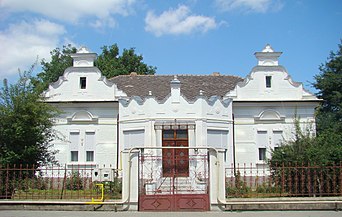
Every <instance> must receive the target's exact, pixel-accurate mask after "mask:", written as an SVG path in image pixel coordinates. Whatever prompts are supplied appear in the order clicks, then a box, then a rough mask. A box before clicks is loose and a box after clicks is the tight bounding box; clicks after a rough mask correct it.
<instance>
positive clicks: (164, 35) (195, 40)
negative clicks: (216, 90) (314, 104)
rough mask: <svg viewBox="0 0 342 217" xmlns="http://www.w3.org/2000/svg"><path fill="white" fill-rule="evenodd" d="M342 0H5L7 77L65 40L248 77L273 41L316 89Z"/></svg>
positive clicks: (0, 9) (164, 65)
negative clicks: (115, 47) (260, 53)
mask: <svg viewBox="0 0 342 217" xmlns="http://www.w3.org/2000/svg"><path fill="white" fill-rule="evenodd" d="M341 21H342V1H340V0H201V1H200V0H184V1H160V0H150V1H147V0H72V1H70V0H58V1H55V0H0V51H1V52H0V79H3V78H9V79H10V80H12V81H14V80H15V79H16V78H17V74H18V68H20V69H21V70H26V69H28V67H29V66H30V65H31V64H32V63H33V62H34V61H35V59H36V58H37V56H38V58H39V59H41V58H46V59H49V56H50V55H49V51H51V50H52V49H54V48H56V47H61V46H62V45H64V44H68V43H71V44H73V45H74V46H76V47H79V46H81V45H85V46H87V47H88V48H89V49H90V50H91V51H93V52H96V53H100V52H101V49H100V48H101V47H102V46H104V45H111V44H114V43H117V44H118V46H119V47H120V49H123V48H131V47H134V48H136V52H137V53H139V54H142V55H143V56H144V62H145V63H147V64H149V65H153V66H156V67H157V68H158V69H157V74H211V73H212V72H220V73H221V74H229V75H238V76H241V77H245V76H247V74H248V73H249V72H250V70H251V69H252V67H253V66H255V65H256V62H257V61H256V59H255V57H254V55H253V54H254V52H256V51H261V50H262V49H263V47H264V46H265V45H266V44H267V43H269V44H271V45H272V47H273V49H274V50H275V51H281V52H283V55H282V56H281V57H280V60H279V61H280V64H281V65H283V66H285V67H286V68H287V70H288V72H289V73H290V74H291V76H292V77H293V79H294V80H295V81H300V82H303V83H304V86H305V87H306V88H307V89H309V90H311V91H313V92H315V90H314V89H313V88H312V87H311V86H310V82H312V81H313V80H314V79H313V76H314V75H315V74H317V73H318V72H319V70H318V66H319V65H320V64H321V63H323V62H325V61H326V60H327V57H328V56H329V53H330V51H332V50H333V51H336V50H337V47H338V46H337V45H338V44H339V43H340V39H341V38H342V25H341Z"/></svg>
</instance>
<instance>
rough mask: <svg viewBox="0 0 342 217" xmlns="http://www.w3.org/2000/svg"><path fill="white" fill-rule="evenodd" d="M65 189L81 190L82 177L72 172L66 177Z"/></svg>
mask: <svg viewBox="0 0 342 217" xmlns="http://www.w3.org/2000/svg"><path fill="white" fill-rule="evenodd" d="M65 185H66V189H67V190H83V187H84V185H83V179H82V177H81V175H80V173H78V172H73V173H72V174H70V175H69V176H68V177H67V179H66V183H65Z"/></svg>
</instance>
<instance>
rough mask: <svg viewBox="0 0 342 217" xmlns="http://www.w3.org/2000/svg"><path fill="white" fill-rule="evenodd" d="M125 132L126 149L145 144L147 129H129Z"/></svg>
mask: <svg viewBox="0 0 342 217" xmlns="http://www.w3.org/2000/svg"><path fill="white" fill-rule="evenodd" d="M123 134H124V136H123V137H124V148H125V149H130V148H133V147H139V146H140V147H141V146H144V139H145V130H128V131H124V132H123Z"/></svg>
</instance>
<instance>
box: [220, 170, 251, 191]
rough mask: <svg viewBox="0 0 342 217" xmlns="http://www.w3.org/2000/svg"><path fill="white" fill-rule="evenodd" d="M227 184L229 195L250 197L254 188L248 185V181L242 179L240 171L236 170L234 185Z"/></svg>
mask: <svg viewBox="0 0 342 217" xmlns="http://www.w3.org/2000/svg"><path fill="white" fill-rule="evenodd" d="M226 186H227V188H226V194H227V197H248V196H249V194H250V193H251V190H252V189H251V188H250V187H248V186H247V183H246V182H244V181H243V180H242V178H241V174H240V171H237V172H236V175H235V183H234V186H229V185H226Z"/></svg>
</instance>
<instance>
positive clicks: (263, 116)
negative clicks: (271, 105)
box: [254, 109, 285, 122]
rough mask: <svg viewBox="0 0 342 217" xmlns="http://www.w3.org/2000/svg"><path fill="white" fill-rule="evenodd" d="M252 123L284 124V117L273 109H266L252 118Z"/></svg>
mask: <svg viewBox="0 0 342 217" xmlns="http://www.w3.org/2000/svg"><path fill="white" fill-rule="evenodd" d="M254 121H256V122H269V121H272V122H284V121H285V116H284V115H280V114H279V112H277V111H276V110H273V109H266V110H264V111H262V112H260V114H259V115H257V116H254Z"/></svg>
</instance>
